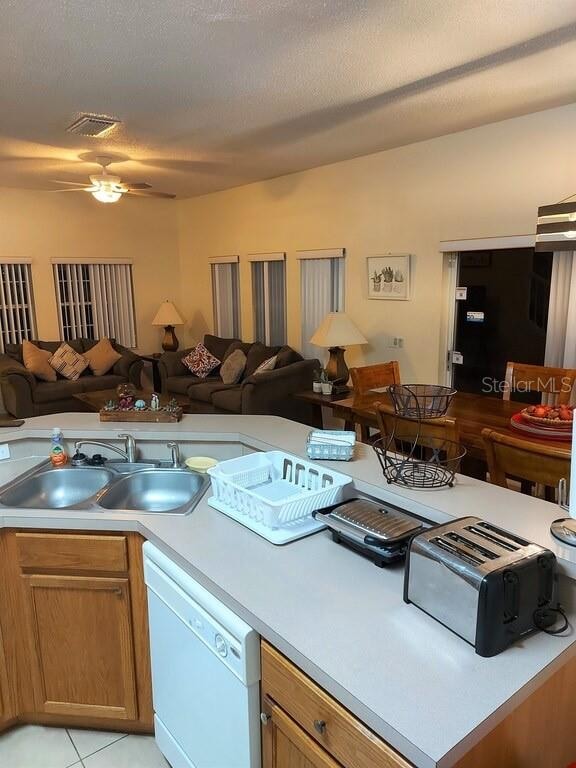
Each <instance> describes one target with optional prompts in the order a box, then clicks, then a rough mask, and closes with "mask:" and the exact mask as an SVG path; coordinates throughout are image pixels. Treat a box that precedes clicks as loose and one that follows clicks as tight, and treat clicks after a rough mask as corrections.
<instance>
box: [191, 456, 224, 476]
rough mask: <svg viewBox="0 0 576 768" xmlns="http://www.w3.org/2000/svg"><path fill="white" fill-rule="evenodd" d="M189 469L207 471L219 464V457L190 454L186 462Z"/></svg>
mask: <svg viewBox="0 0 576 768" xmlns="http://www.w3.org/2000/svg"><path fill="white" fill-rule="evenodd" d="M184 463H185V464H186V466H187V467H188V469H193V470H194V472H203V473H204V472H206V471H207V470H208V469H210V468H211V467H215V466H216V464H218V460H217V459H212V458H211V457H210V456H190V458H189V459H186V461H185V462H184Z"/></svg>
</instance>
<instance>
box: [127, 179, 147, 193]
mask: <svg viewBox="0 0 576 768" xmlns="http://www.w3.org/2000/svg"><path fill="white" fill-rule="evenodd" d="M125 183H126V186H127V187H128V190H129V191H130V190H132V189H137V190H139V189H151V187H152V185H151V184H146V182H145V181H141V182H138V183H137V184H132V183H131V182H129V181H127V182H125Z"/></svg>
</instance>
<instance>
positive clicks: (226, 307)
mask: <svg viewBox="0 0 576 768" xmlns="http://www.w3.org/2000/svg"><path fill="white" fill-rule="evenodd" d="M210 270H211V273H212V307H213V311H214V332H215V333H216V334H217V335H218V336H225V337H226V336H227V337H229V338H240V289H239V281H238V263H237V262H235V263H234V262H219V263H213V264H211V265H210Z"/></svg>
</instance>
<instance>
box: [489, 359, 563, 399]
mask: <svg viewBox="0 0 576 768" xmlns="http://www.w3.org/2000/svg"><path fill="white" fill-rule="evenodd" d="M505 383H506V386H505V387H504V393H503V399H504V400H510V394H511V392H522V393H526V392H540V393H542V394H544V393H546V394H549V395H551V396H552V399H553V401H554V404H558V405H561V404H567V403H569V402H570V399H571V397H572V390H573V389H574V384H575V383H576V370H575V369H574V368H550V367H548V366H545V365H528V364H527V363H513V362H509V363H507V365H506V376H505Z"/></svg>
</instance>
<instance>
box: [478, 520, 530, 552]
mask: <svg viewBox="0 0 576 768" xmlns="http://www.w3.org/2000/svg"><path fill="white" fill-rule="evenodd" d="M476 525H477V526H478V528H481V529H482V530H483V531H484V532H487V533H489V534H491V535H492V536H496V538H498V539H500V542H501V543H502V545H504V542H506V543H507V544H508V545H509V546H510V545H511V544H516V545H517V547H518V549H521V548H522V547H527V546H529V544H530V542H529V541H526V539H521V538H520V536H515V535H514V534H513V533H510V532H509V531H503V530H502V528H497V527H496V526H495V525H490V523H485V522H484V521H483V520H480V521H479V522H478V523H476Z"/></svg>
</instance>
